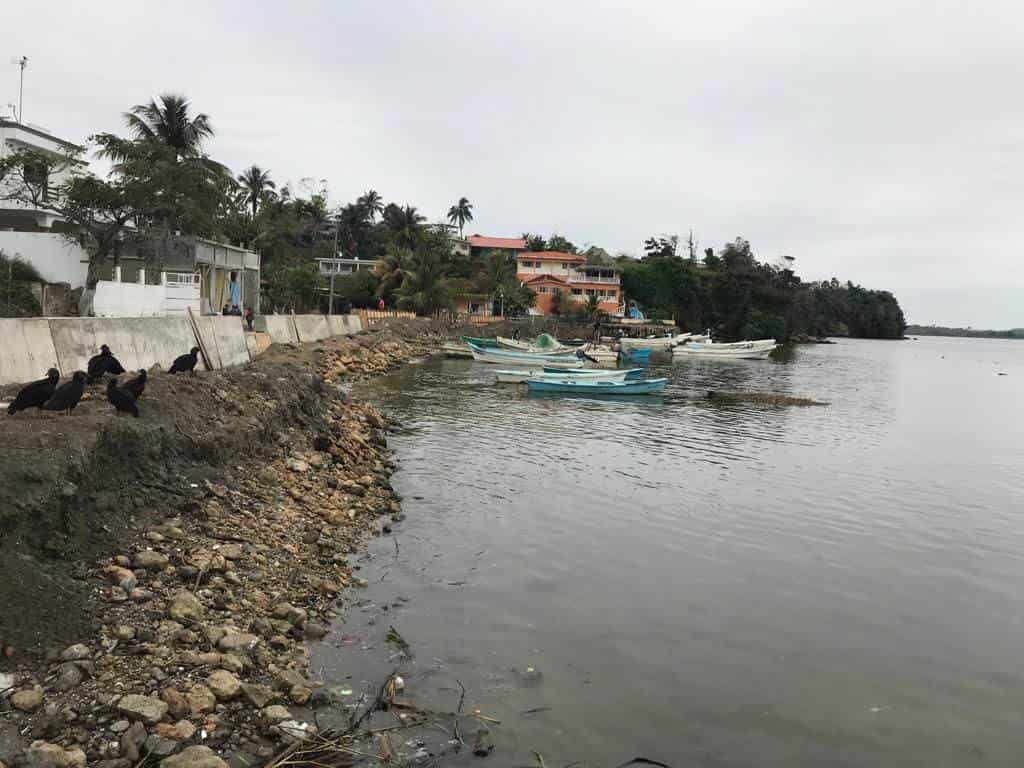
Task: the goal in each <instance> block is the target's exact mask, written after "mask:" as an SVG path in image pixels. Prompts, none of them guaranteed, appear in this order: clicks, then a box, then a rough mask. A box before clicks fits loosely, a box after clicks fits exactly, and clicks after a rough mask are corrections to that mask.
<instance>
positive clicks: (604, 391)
mask: <svg viewBox="0 0 1024 768" xmlns="http://www.w3.org/2000/svg"><path fill="white" fill-rule="evenodd" d="M667 383H668V379H641V380H639V381H579V380H577V381H547V380H544V379H529V380H528V381H527V382H526V386H527V387H528V388H529V390H530V392H557V393H559V394H576V395H655V394H658V393H659V392H664V391H665V385H666V384H667Z"/></svg>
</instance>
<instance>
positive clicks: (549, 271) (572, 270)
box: [516, 251, 621, 315]
mask: <svg viewBox="0 0 1024 768" xmlns="http://www.w3.org/2000/svg"><path fill="white" fill-rule="evenodd" d="M516 277H517V278H518V279H519V280H520V281H521V282H522V283H523V285H526V286H528V287H529V288H530V289H531V290H533V291H534V293H536V294H537V300H536V303H535V305H534V308H533V311H534V313H535V314H540V315H548V314H551V309H552V306H553V304H554V301H555V294H558V293H561V294H563V301H564V300H565V299H568V300H569V301H572V302H579V303H583V302H586V301H588V300H589V299H590V297H591V296H594V297H596V298H597V300H598V308H599V309H601V310H603V311H605V312H610V313H615V312H618V310H619V303H620V298H621V292H620V285H619V272H618V270H617V269H616V268H615V267H606V266H596V265H588V264H587V260H586V258H585V257H583V256H580V255H578V254H575V253H563V252H561V251H524V252H522V253H519V254H518V255H517V256H516Z"/></svg>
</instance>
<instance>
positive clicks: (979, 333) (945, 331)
mask: <svg viewBox="0 0 1024 768" xmlns="http://www.w3.org/2000/svg"><path fill="white" fill-rule="evenodd" d="M907 333H909V334H912V335H915V336H955V337H962V338H969V339H1024V328H1010V329H1009V330H1006V331H994V330H984V329H981V328H950V327H948V326H945V325H908V326H907Z"/></svg>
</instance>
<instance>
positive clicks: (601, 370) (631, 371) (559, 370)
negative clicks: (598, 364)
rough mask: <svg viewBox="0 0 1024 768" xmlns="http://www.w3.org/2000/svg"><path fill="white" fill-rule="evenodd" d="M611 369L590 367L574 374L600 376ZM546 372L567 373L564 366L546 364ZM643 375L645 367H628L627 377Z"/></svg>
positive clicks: (634, 377) (632, 377)
mask: <svg viewBox="0 0 1024 768" xmlns="http://www.w3.org/2000/svg"><path fill="white" fill-rule="evenodd" d="M609 370H611V369H606V368H594V369H590V370H583V371H574V374H575V375H576V376H578V377H582V378H586V377H587V375H588V374H590V375H593V374H597V375H598V376H600V375H601V374H602V373H605V372H607V371H609ZM544 373H565V369H564V368H552V367H550V366H547V365H545V366H544ZM619 373H622V369H619ZM643 377H644V369H643V368H627V369H626V378H627V379H642V378H643ZM613 378H614V377H613Z"/></svg>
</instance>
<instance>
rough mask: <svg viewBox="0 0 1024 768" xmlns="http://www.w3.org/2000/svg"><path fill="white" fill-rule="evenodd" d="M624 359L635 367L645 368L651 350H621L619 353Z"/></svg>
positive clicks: (649, 358) (648, 361)
mask: <svg viewBox="0 0 1024 768" xmlns="http://www.w3.org/2000/svg"><path fill="white" fill-rule="evenodd" d="M619 354H620V355H621V356H622V357H623V358H624V359H626V360H628V361H629V362H632V363H634V364H635V365H644V366H646V365H647V364H648V363H650V362H651V350H650V349H623V350H622V351H621V352H620V353H619Z"/></svg>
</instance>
